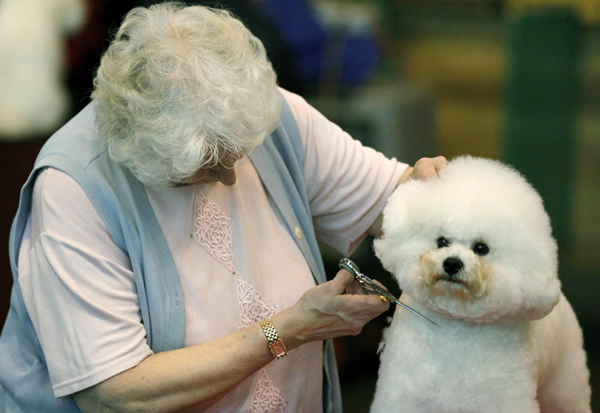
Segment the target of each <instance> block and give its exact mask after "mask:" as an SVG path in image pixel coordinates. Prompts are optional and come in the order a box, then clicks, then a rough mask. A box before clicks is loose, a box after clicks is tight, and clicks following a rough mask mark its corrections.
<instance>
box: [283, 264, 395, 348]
mask: <svg viewBox="0 0 600 413" xmlns="http://www.w3.org/2000/svg"><path fill="white" fill-rule="evenodd" d="M353 284H355V281H354V277H352V275H351V274H350V273H349V272H348V271H346V270H341V271H340V272H338V273H337V275H336V277H335V278H334V279H333V280H331V281H328V282H326V283H324V284H321V285H318V286H317V287H314V288H311V289H310V290H308V291H307V292H306V293H304V295H303V296H302V297H301V298H300V300H299V301H298V302H297V303H296V304H295V305H294V306H292V307H290V308H288V309H287V310H285V311H283V312H282V313H280V314H278V315H277V316H275V317H273V323H274V324H275V325H276V326H277V329H278V331H281V333H280V334H281V336H282V337H283V338H284V340H285V342H286V345H287V346H288V349H293V348H296V347H298V346H300V345H302V344H305V343H308V342H310V341H317V340H326V339H330V338H335V337H341V336H346V335H356V334H358V333H360V332H361V331H362V329H363V327H364V326H365V324H367V323H368V322H369V321H371V320H372V319H374V318H375V317H377V316H379V315H380V314H382V313H383V312H384V311H386V310H387V309H388V308H389V306H390V304H389V303H387V302H384V301H383V300H382V299H381V298H380V297H379V296H378V295H377V294H361V293H359V294H351V293H350V294H343V293H344V290H346V289H348V291H349V292H350V291H351V292H358V291H359V290H358V289H356V288H355V287H356V286H353Z"/></svg>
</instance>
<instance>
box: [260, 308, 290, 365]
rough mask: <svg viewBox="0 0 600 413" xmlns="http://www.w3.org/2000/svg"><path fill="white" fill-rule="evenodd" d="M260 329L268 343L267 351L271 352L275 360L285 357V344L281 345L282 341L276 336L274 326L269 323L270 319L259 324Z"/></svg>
mask: <svg viewBox="0 0 600 413" xmlns="http://www.w3.org/2000/svg"><path fill="white" fill-rule="evenodd" d="M260 327H261V328H262V330H263V332H264V333H265V336H266V337H267V340H268V341H269V350H271V354H273V357H275V359H280V358H282V357H285V356H287V349H286V348H285V344H284V343H283V339H282V338H281V337H279V334H277V330H276V329H275V326H274V325H273V323H272V322H271V319H270V318H267V319H266V320H264V321H263V322H261V323H260Z"/></svg>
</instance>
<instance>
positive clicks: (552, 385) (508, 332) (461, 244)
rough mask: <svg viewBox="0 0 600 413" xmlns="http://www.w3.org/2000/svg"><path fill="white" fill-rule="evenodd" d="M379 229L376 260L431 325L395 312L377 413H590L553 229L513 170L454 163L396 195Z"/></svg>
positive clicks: (476, 161)
mask: <svg viewBox="0 0 600 413" xmlns="http://www.w3.org/2000/svg"><path fill="white" fill-rule="evenodd" d="M383 232H384V236H383V237H382V238H381V239H379V240H376V241H375V251H376V254H377V256H378V257H379V259H380V260H381V262H382V264H383V266H384V267H385V268H386V269H387V270H388V271H390V272H391V273H392V274H394V276H395V277H396V279H397V280H398V283H399V285H400V287H401V288H402V290H403V295H402V300H403V301H404V302H405V303H406V304H408V305H410V306H412V307H413V308H415V309H416V310H418V311H420V312H422V313H424V314H426V315H427V316H428V317H430V318H432V319H433V320H435V322H436V323H438V324H439V327H436V326H434V325H432V324H430V323H428V322H427V321H425V320H423V319H421V318H419V317H416V316H415V315H413V314H411V313H409V312H407V311H406V310H403V309H402V308H397V310H396V313H395V315H394V318H393V320H392V323H391V325H390V327H389V328H388V330H387V331H386V332H385V335H384V342H383V343H384V344H383V345H382V346H383V353H382V356H381V367H380V372H379V380H378V383H377V390H376V393H375V399H374V402H373V405H372V411H373V412H395V411H396V412H408V413H410V412H415V413H422V412H436V413H442V412H477V413H481V412H507V413H515V412H519V413H525V412H539V411H542V412H590V411H591V409H590V394H591V390H590V386H589V371H588V369H587V366H586V355H585V352H584V350H583V339H582V333H581V328H580V327H579V324H578V323H577V320H576V318H575V314H574V313H573V310H572V309H571V306H570V305H569V303H568V302H567V300H566V299H565V297H564V296H563V295H562V293H561V290H560V282H559V281H558V277H557V255H556V253H557V247H556V243H555V241H554V239H553V238H552V235H551V228H550V220H549V218H548V215H547V214H546V212H545V210H544V207H543V204H542V200H541V198H540V196H539V195H538V194H537V193H536V191H535V190H534V189H533V188H532V187H531V185H529V183H527V181H526V180H525V179H524V178H523V177H522V176H521V175H520V174H519V173H518V172H516V171H515V170H513V169H511V168H509V167H507V166H505V165H503V164H501V163H499V162H496V161H491V160H487V159H480V158H472V157H460V158H457V159H455V160H453V161H452V162H450V163H449V164H447V166H446V167H444V168H442V170H441V171H440V173H439V179H431V180H427V181H418V180H412V181H409V182H407V183H405V184H403V185H401V186H400V187H398V189H397V190H396V191H395V193H394V194H392V196H391V197H390V199H389V201H388V204H387V206H386V207H385V209H384V220H383ZM482 245H483V246H482ZM461 266H462V267H461Z"/></svg>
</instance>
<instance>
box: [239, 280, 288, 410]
mask: <svg viewBox="0 0 600 413" xmlns="http://www.w3.org/2000/svg"><path fill="white" fill-rule="evenodd" d="M235 285H236V289H237V297H238V304H239V307H240V328H245V327H248V326H249V325H251V324H254V323H259V322H261V321H263V320H264V319H265V318H269V317H271V316H272V315H273V314H274V313H275V309H274V308H273V307H272V306H271V305H270V304H269V303H268V302H267V301H266V300H265V299H264V298H263V297H262V295H261V294H260V293H259V292H258V290H257V289H256V288H254V287H253V286H252V285H250V284H248V283H247V282H246V281H244V280H243V279H242V278H241V277H239V276H238V277H235ZM286 404H287V403H286V402H285V400H284V399H283V397H281V392H280V391H279V390H278V389H277V388H276V387H275V385H274V384H273V381H272V380H271V379H270V378H269V376H268V375H267V372H266V371H265V369H261V370H260V371H259V372H258V381H257V383H256V387H255V388H254V395H253V396H252V403H251V409H250V412H251V413H280V412H283V411H284V409H285V406H286Z"/></svg>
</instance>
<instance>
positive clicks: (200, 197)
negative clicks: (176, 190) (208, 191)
mask: <svg viewBox="0 0 600 413" xmlns="http://www.w3.org/2000/svg"><path fill="white" fill-rule="evenodd" d="M194 239H195V240H196V241H197V242H198V243H199V244H200V245H202V246H203V247H204V248H205V249H206V251H208V253H209V254H210V255H212V256H213V257H214V258H215V259H216V260H217V261H219V262H221V263H223V264H224V265H225V267H227V269H228V270H230V271H231V272H235V265H234V264H233V237H232V235H231V219H229V218H228V217H227V215H225V213H223V211H221V209H220V208H219V206H218V205H217V204H215V203H214V202H211V201H209V200H208V198H206V197H205V196H204V194H203V193H202V191H200V189H199V188H197V189H196V200H195V204H194Z"/></svg>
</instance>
